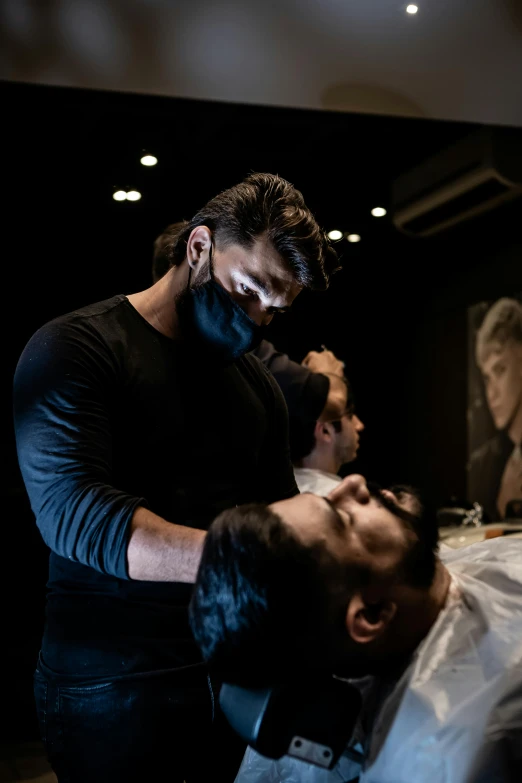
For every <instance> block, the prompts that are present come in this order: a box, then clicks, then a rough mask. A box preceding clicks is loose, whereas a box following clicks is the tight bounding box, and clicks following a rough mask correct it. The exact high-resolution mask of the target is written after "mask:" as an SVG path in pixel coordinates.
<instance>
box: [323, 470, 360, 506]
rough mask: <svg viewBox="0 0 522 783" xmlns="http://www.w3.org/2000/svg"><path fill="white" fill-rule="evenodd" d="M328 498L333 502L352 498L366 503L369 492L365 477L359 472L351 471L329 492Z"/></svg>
mask: <svg viewBox="0 0 522 783" xmlns="http://www.w3.org/2000/svg"><path fill="white" fill-rule="evenodd" d="M328 499H329V500H331V501H333V502H335V501H338V502H340V501H342V500H345V499H346V500H349V499H353V500H356V501H357V502H358V503H368V501H369V500H370V493H369V492H368V487H367V486H366V479H365V478H364V476H361V475H359V473H352V474H351V475H350V476H346V478H345V479H343V480H342V481H341V483H340V484H338V485H337V487H335V489H333V490H332V491H331V492H330V494H329V495H328Z"/></svg>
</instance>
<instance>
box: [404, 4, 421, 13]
mask: <svg viewBox="0 0 522 783" xmlns="http://www.w3.org/2000/svg"><path fill="white" fill-rule="evenodd" d="M418 10H419V6H418V5H409V6H408V7H407V8H406V13H407V14H416V13H417V11H418Z"/></svg>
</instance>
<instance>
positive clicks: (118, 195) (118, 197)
mask: <svg viewBox="0 0 522 783" xmlns="http://www.w3.org/2000/svg"><path fill="white" fill-rule="evenodd" d="M112 197H113V199H114V201H125V199H126V198H127V194H126V193H125V191H124V190H116V191H115V192H114V193H113V194H112Z"/></svg>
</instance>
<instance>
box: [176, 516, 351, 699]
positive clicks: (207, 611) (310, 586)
mask: <svg viewBox="0 0 522 783" xmlns="http://www.w3.org/2000/svg"><path fill="white" fill-rule="evenodd" d="M365 578H366V575H365V572H363V571H362V570H358V569H357V568H355V567H353V568H351V569H348V570H347V569H346V567H345V566H343V565H341V564H340V563H339V562H338V561H337V560H336V559H335V558H334V557H333V555H331V554H330V553H329V552H328V551H327V549H326V547H324V546H322V545H320V544H317V545H314V546H305V545H304V544H303V543H301V542H300V541H299V539H298V538H297V536H295V535H294V534H293V532H292V531H291V530H290V529H289V527H287V526H286V525H285V524H284V523H283V522H282V520H281V519H280V517H279V516H277V514H275V513H273V512H272V511H271V510H270V509H269V508H268V507H267V506H264V505H260V504H252V505H246V506H240V507H239V508H233V509H228V510H227V511H224V512H223V513H221V514H220V515H219V516H218V517H217V519H216V520H215V521H214V522H213V523H212V525H211V527H210V529H209V531H208V534H207V537H206V540H205V544H204V547H203V554H202V558H201V563H200V566H199V571H198V577H197V580H196V585H195V588H194V592H193V594H192V599H191V602H190V606H189V617H190V624H191V627H192V632H193V634H194V637H195V640H196V642H197V644H198V645H199V648H200V650H201V653H202V655H203V658H204V659H205V661H206V662H207V663H208V664H209V666H210V667H211V668H215V669H216V670H217V671H218V672H219V674H220V676H225V677H226V678H227V679H228V680H229V681H235V682H244V683H245V684H248V685H253V684H259V685H261V684H265V683H266V682H271V681H273V680H279V679H282V678H284V677H285V676H287V675H288V674H290V673H292V676H295V675H296V673H297V672H299V671H309V670H311V669H324V668H326V667H328V666H329V665H330V663H331V661H330V660H329V657H328V656H329V655H330V653H331V651H332V649H333V648H334V647H335V646H336V645H335V640H336V639H337V638H338V637H341V636H342V634H343V622H344V612H345V610H346V605H347V603H348V599H349V595H350V589H351V588H352V589H353V587H354V586H355V584H357V583H359V584H360V583H361V581H364V580H365ZM247 667H248V668H247Z"/></svg>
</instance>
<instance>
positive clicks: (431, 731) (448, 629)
mask: <svg viewBox="0 0 522 783" xmlns="http://www.w3.org/2000/svg"><path fill="white" fill-rule="evenodd" d="M441 559H442V560H443V561H444V563H445V565H446V566H447V568H448V570H449V571H450V573H451V575H452V585H451V588H450V593H449V596H448V600H447V602H446V605H445V607H444V609H443V610H442V611H441V613H440V615H439V617H438V618H437V621H436V622H435V624H434V626H433V628H432V629H431V631H430V633H429V634H428V636H427V637H426V639H424V641H423V642H422V644H421V645H420V646H419V647H418V649H417V650H416V651H415V653H414V655H413V658H412V661H411V663H410V665H409V666H408V668H407V669H406V670H405V672H404V673H403V675H402V676H401V677H400V679H399V680H398V682H396V683H395V685H393V686H392V688H391V690H388V691H387V693H386V695H385V696H384V698H383V699H382V700H381V703H380V708H379V709H377V710H376V711H375V715H376V716H375V718H374V720H373V721H372V723H373V728H372V730H371V731H369V733H368V736H367V737H366V739H365V740H364V745H365V748H364V761H363V763H362V769H361V768H360V767H359V769H357V765H356V764H354V763H353V762H351V761H349V760H348V759H346V758H344V757H343V758H341V760H340V762H339V763H338V765H337V767H336V768H335V769H334V770H332V771H328V770H324V769H321V768H319V767H314V766H312V765H310V764H306V763H304V762H302V761H299V760H296V759H291V758H289V757H284V758H282V759H281V760H280V761H271V760H270V759H266V758H264V757H262V756H260V755H259V754H257V753H255V751H253V750H252V749H251V748H248V749H247V752H246V754H245V757H244V760H243V764H242V765H241V768H240V770H239V773H238V776H237V778H236V783H340V781H350V780H352V779H354V778H355V779H356V778H357V775H360V778H359V780H360V783H508V782H509V783H511V782H512V783H515V781H516V782H517V783H519V782H521V781H522V540H520V539H510V538H509V537H505V538H495V539H491V540H489V541H484V542H481V543H478V544H473V545H471V546H467V547H462V548H461V549H456V550H449V549H448V548H446V547H444V551H441ZM375 682H376V681H375ZM372 689H373V692H374V693H376V690H375V687H374V686H372V687H371V688H370V692H371V691H372ZM364 699H365V704H368V700H367V697H366V695H365V696H364ZM363 713H364V708H363Z"/></svg>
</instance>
